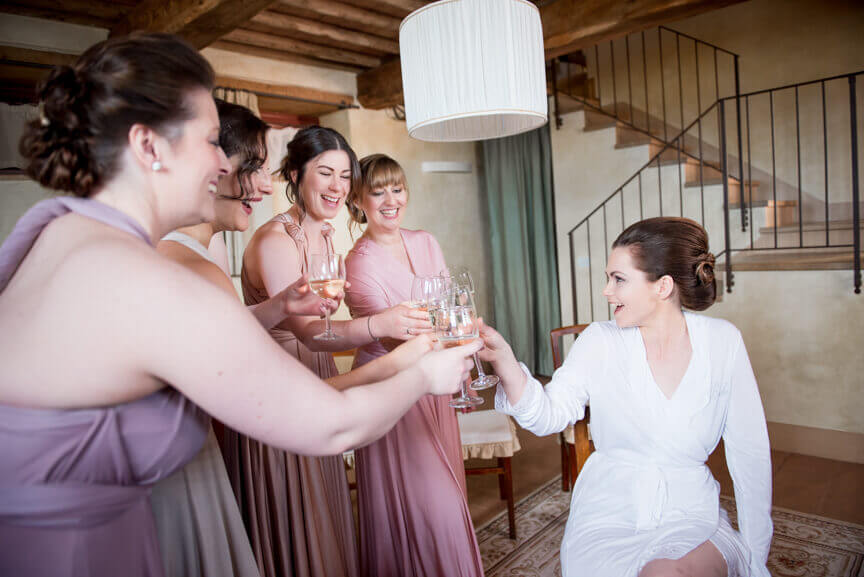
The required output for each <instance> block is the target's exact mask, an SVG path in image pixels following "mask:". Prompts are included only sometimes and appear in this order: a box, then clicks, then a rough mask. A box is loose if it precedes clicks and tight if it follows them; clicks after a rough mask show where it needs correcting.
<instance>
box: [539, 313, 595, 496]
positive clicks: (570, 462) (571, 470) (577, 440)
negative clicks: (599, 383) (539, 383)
mask: <svg viewBox="0 0 864 577" xmlns="http://www.w3.org/2000/svg"><path fill="white" fill-rule="evenodd" d="M586 328H588V325H571V326H569V327H559V328H557V329H552V330H551V331H549V338H550V339H551V340H552V364H553V365H554V366H555V369H558V367H560V366H561V363H563V362H564V359H563V358H562V356H561V339H562V337H565V336H567V335H575V336H576V338H578V337H579V334H580V333H581V332H582V331H584V330H585V329H586ZM590 417H591V413H590V409H589V408H588V407H585V418H584V419H582V420H581V421H579V422H577V423H576V424H575V425H573V426H572V427H570V428H569V430H567V431H563V432H561V433H560V435H559V441H560V443H561V490H562V491H570V489H571V488H572V487H573V485H574V484H575V483H576V477H577V476H578V475H579V472H580V471H581V470H582V466H583V465H584V464H585V460H586V459H588V455H590V454H591V441H590V440H589V438H588V422H589V420H590ZM567 433H572V436H571V434H567Z"/></svg>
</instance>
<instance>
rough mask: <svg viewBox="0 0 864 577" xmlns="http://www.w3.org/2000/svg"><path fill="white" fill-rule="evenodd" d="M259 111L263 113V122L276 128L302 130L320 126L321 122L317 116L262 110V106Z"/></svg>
mask: <svg viewBox="0 0 864 577" xmlns="http://www.w3.org/2000/svg"><path fill="white" fill-rule="evenodd" d="M258 110H259V111H260V112H261V120H263V121H264V122H266V123H267V124H269V125H270V126H273V127H276V128H284V127H286V126H293V127H295V128H302V127H304V126H313V125H318V122H319V121H318V117H317V116H301V115H299V114H291V113H286V112H278V111H272V110H261V106H260V104H259V106H258Z"/></svg>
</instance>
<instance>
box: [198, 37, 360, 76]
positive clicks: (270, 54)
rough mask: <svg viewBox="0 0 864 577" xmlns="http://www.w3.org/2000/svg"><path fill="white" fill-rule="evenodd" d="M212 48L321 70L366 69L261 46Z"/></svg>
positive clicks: (227, 44)
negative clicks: (315, 67)
mask: <svg viewBox="0 0 864 577" xmlns="http://www.w3.org/2000/svg"><path fill="white" fill-rule="evenodd" d="M210 48H218V49H220V50H226V51H228V52H236V53H238V54H248V55H249V56H258V57H260V58H269V59H270V60H281V61H283V62H293V63H296V64H305V65H307V66H317V67H319V68H332V69H334V70H344V71H346V72H354V73H358V72H363V71H364V70H366V68H362V67H360V66H351V65H349V64H342V63H339V62H331V61H329V60H319V59H317V58H309V57H308V56H302V55H300V54H294V53H293V52H285V51H283V50H275V49H273V48H262V47H261V46H252V45H250V44H238V43H236V42H226V41H224V40H217V41H216V42H214V43H213V44H211V45H210Z"/></svg>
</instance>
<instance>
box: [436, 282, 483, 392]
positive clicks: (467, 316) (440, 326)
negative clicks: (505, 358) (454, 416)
mask: <svg viewBox="0 0 864 577" xmlns="http://www.w3.org/2000/svg"><path fill="white" fill-rule="evenodd" d="M434 315H435V334H436V336H437V337H438V340H439V341H440V342H441V344H442V345H443V346H444V348H450V347H458V346H460V345H466V344H468V343H470V342H471V341H473V340H474V339H477V338H478V337H479V336H480V334H479V332H478V330H477V318H476V314H475V313H474V309H473V307H466V306H461V305H459V304H456V303H455V302H454V301H452V300H450V299H448V302H446V303H444V304H443V306H441V307H439V308H437V309H435V311H434ZM482 404H483V399H481V398H480V397H469V396H468V387H467V386H466V384H465V382H464V381H463V382H462V387H461V390H460V394H459V396H458V397H456V398H455V399H451V400H450V406H451V407H453V408H455V409H466V408H468V407H474V406H476V405H482Z"/></svg>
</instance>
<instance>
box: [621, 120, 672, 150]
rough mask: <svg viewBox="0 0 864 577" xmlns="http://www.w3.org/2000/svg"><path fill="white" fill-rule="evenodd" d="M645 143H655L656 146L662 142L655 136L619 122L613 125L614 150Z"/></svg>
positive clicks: (659, 145)
mask: <svg viewBox="0 0 864 577" xmlns="http://www.w3.org/2000/svg"><path fill="white" fill-rule="evenodd" d="M645 144H656V145H657V146H658V147H662V144H660V142H659V141H658V140H657V139H656V138H652V137H650V136H648V135H647V134H645V133H644V132H642V131H640V130H634V129H633V128H630V127H628V126H625V125H623V124H620V123H619V124H617V125H616V126H615V149H616V150H620V149H622V148H632V147H634V146H643V145H645Z"/></svg>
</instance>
